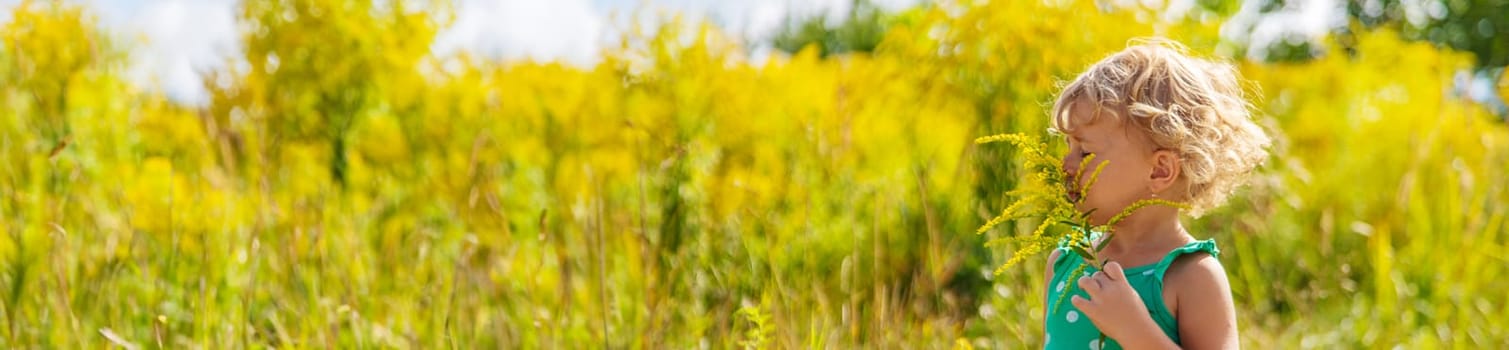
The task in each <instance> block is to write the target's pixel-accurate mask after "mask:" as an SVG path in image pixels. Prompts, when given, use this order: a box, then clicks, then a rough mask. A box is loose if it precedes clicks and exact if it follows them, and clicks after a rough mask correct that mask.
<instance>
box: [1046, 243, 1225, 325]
mask: <svg viewBox="0 0 1509 350" xmlns="http://www.w3.org/2000/svg"><path fill="white" fill-rule="evenodd" d="M1058 249H1059V252H1060V253H1059V256H1058V261H1055V262H1053V280H1052V281H1049V283H1048V286H1049V287H1050V288H1048V299H1047V307H1048V319H1047V320H1046V324H1044V325H1043V328H1044V330H1045V335H1044V341H1043V348H1044V349H1075V350H1083V349H1091V350H1100V349H1120V348H1121V346H1120V345H1118V344H1116V341H1115V340H1114V339H1110V338H1106V339H1105V341H1106V343H1108V344H1101V343H1100V329H1097V328H1095V324H1094V323H1092V322H1090V318H1089V317H1086V316H1085V315H1084V314H1083V313H1081V312H1079V310H1076V309H1075V308H1074V304H1073V303H1070V302H1069V299H1070V298H1073V296H1075V295H1078V296H1080V297H1082V298H1085V299H1089V298H1090V296H1089V295H1087V294H1085V291H1084V290H1083V289H1080V287H1079V284H1078V283H1076V280H1078V279H1079V277H1081V276H1089V275H1091V274H1094V273H1095V272H1096V271H1099V269H1097V268H1096V267H1095V266H1094V264H1090V265H1089V266H1085V270H1084V272H1083V273H1082V274H1081V275H1078V276H1073V278H1074V280H1070V277H1071V276H1070V275H1071V274H1074V270H1076V269H1079V268H1080V265H1084V264H1085V260H1084V258H1082V257H1080V256H1079V254H1074V253H1073V252H1072V251H1070V250H1069V248H1067V247H1059V248H1058ZM1198 252H1206V253H1209V254H1210V256H1211V257H1217V256H1218V254H1220V253H1221V251H1220V250H1219V249H1216V242H1215V240H1212V239H1207V240H1204V241H1198V242H1192V243H1189V244H1185V245H1184V246H1181V247H1179V248H1175V249H1174V250H1172V251H1169V252H1168V255H1165V256H1164V257H1163V260H1160V261H1158V262H1157V263H1154V264H1151V265H1143V266H1137V267H1128V268H1125V269H1124V271H1126V276H1127V282H1128V283H1130V284H1131V285H1132V288H1133V289H1136V290H1137V294H1138V295H1139V296H1141V297H1142V303H1143V304H1144V305H1146V306H1147V311H1148V314H1149V315H1152V316H1153V321H1155V322H1156V323H1158V328H1159V329H1162V330H1163V334H1166V335H1168V338H1169V339H1173V341H1174V343H1175V344H1177V343H1179V323H1178V321H1176V320H1174V315H1173V314H1171V313H1169V311H1168V305H1164V304H1163V274H1165V273H1167V272H1168V266H1169V265H1171V264H1173V263H1174V259H1175V258H1177V257H1179V256H1180V255H1184V254H1191V253H1198ZM1059 298H1063V301H1062V302H1060V301H1059ZM1102 345H1104V346H1103V347H1102Z"/></svg>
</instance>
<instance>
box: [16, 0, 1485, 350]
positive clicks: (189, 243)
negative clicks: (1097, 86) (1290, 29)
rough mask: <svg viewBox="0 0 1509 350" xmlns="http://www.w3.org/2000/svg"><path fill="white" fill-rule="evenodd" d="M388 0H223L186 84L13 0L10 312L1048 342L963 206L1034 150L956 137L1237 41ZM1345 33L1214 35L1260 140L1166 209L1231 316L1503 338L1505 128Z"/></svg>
mask: <svg viewBox="0 0 1509 350" xmlns="http://www.w3.org/2000/svg"><path fill="white" fill-rule="evenodd" d="M414 3H415V2H413V1H378V4H376V5H374V4H372V3H371V2H368V1H356V0H287V1H248V2H245V3H243V4H240V5H239V7H238V13H237V14H238V19H239V20H240V21H241V22H242V23H241V26H240V27H239V28H240V29H241V30H242V32H241V34H240V45H241V47H242V49H243V52H242V53H241V57H237V58H236V61H237V63H235V64H229V65H226V67H227V68H224V69H221V70H217V71H212V72H206V74H205V76H204V85H205V87H206V88H207V89H208V91H209V93H210V98H209V100H208V102H207V103H206V104H205V105H204V106H186V105H182V104H178V103H175V102H172V101H171V100H169V99H167V98H166V97H164V96H162V95H161V94H160V93H157V92H153V91H152V90H150V89H142V88H139V87H136V86H135V85H133V84H132V83H131V82H129V81H128V80H127V78H125V77H126V74H125V69H126V68H125V63H126V62H127V59H128V57H129V55H130V54H131V52H132V49H133V48H132V47H131V46H130V45H127V44H126V42H125V41H121V40H114V39H113V38H112V37H111V36H110V35H108V33H105V32H103V31H102V30H101V29H100V27H99V25H98V24H97V20H96V17H95V15H94V14H91V13H89V12H88V11H86V10H85V9H83V8H81V7H77V6H75V5H68V4H66V3H64V4H59V3H54V2H31V1H27V2H23V4H22V5H19V6H18V7H17V8H16V9H15V10H13V11H12V12H11V13H10V15H9V16H10V19H9V21H7V22H4V24H3V28H0V38H3V43H4V46H3V48H0V105H3V106H4V108H0V227H3V229H0V231H3V232H0V347H3V348H102V347H110V346H124V347H146V348H416V349H436V348H462V349H473V348H524V349H535V348H546V349H549V348H615V349H617V348H654V349H659V348H669V349H684V348H704V347H707V348H734V347H753V348H953V347H956V346H958V347H965V346H970V347H975V348H1005V349H1015V348H1030V347H1038V346H1041V343H1042V326H1041V322H1042V320H1041V317H1042V316H1041V315H1042V310H1043V309H1042V308H1043V304H1044V300H1043V298H1044V296H1043V292H1044V288H1043V286H1044V281H1043V277H1044V276H1043V275H1042V273H1043V271H1042V269H1041V268H1040V267H1041V266H1042V264H1043V263H1045V261H1044V259H1043V258H1042V257H1041V256H1042V255H1039V256H1033V257H1028V258H1026V260H1025V261H1023V262H1022V263H1021V264H1020V265H1018V266H1015V267H1012V268H1008V269H1004V270H1002V271H1001V273H1000V274H996V273H994V271H995V267H997V266H999V265H1001V264H1002V263H1003V262H1006V261H1008V260H1010V259H1011V258H1012V256H1011V254H1010V252H1011V251H1013V249H1008V248H1012V247H1000V246H993V247H991V248H986V247H985V245H984V244H985V242H986V241H989V240H992V239H996V238H1001V237H1009V236H1014V235H1024V234H1030V233H1031V232H1032V231H1033V230H1034V229H1035V228H1036V227H1037V226H1038V223H1037V222H1032V221H1030V220H1012V221H1006V222H1002V223H999V225H997V226H995V227H994V228H993V229H991V230H988V231H987V232H985V233H984V234H982V235H976V229H977V228H979V227H981V225H982V224H984V223H986V221H987V220H989V219H990V218H992V217H995V216H996V214H998V211H999V210H1000V208H1005V207H1006V206H1008V205H1009V204H1010V203H1011V200H1012V198H1009V197H1007V196H1005V195H1004V193H1006V192H1007V190H1009V189H1011V188H1013V187H1015V186H1016V184H1017V183H1018V182H1020V181H1025V180H1026V179H1025V177H1024V176H1025V174H1027V173H1028V170H1026V169H1019V168H1017V167H1016V166H1015V165H1013V164H1018V162H1016V161H1014V160H1013V157H1016V155H1017V153H1015V152H1013V151H1011V150H1010V149H1009V148H1006V147H992V146H987V145H976V144H975V143H974V140H975V138H977V137H981V136H985V135H994V134H1000V133H1013V132H1018V133H1028V134H1033V135H1040V136H1047V135H1046V129H1047V126H1048V119H1047V109H1048V108H1050V107H1051V103H1052V101H1053V98H1054V96H1055V94H1056V93H1057V89H1058V86H1059V82H1062V81H1065V80H1068V79H1072V78H1073V76H1074V74H1076V73H1078V72H1079V71H1080V70H1082V69H1084V68H1085V67H1086V66H1088V65H1089V64H1090V63H1093V62H1094V61H1096V60H1098V59H1099V58H1101V57H1104V56H1105V55H1107V54H1110V53H1112V52H1115V51H1118V50H1120V49H1122V48H1124V47H1126V45H1127V43H1128V40H1130V39H1133V38H1138V37H1147V36H1165V37H1169V38H1173V39H1176V40H1179V41H1181V42H1184V43H1185V44H1187V45H1188V46H1189V47H1190V48H1191V50H1192V51H1194V52H1196V53H1198V54H1199V55H1202V56H1207V57H1221V56H1220V55H1222V54H1224V52H1228V51H1229V48H1226V47H1224V46H1223V45H1229V44H1226V43H1223V42H1222V41H1221V39H1220V36H1219V35H1218V31H1219V29H1220V24H1221V19H1220V18H1188V19H1176V20H1165V19H1160V16H1158V15H1157V14H1156V11H1154V10H1149V9H1143V8H1137V7H1106V6H1097V5H1095V4H1094V3H1093V2H1073V1H1046V2H1039V1H995V2H983V1H981V2H969V1H965V2H947V3H944V4H940V5H936V6H925V7H919V8H914V9H911V10H905V11H902V12H899V13H896V14H895V15H894V18H892V19H891V21H892V25H891V26H890V27H889V30H888V31H887V32H886V33H884V37H883V40H882V41H881V43H880V45H879V47H877V48H876V50H875V51H874V52H870V53H850V54H840V55H832V56H826V57H824V56H822V55H819V54H818V52H817V49H816V48H815V47H813V48H809V49H807V50H803V51H801V52H798V53H795V54H791V55H785V54H774V55H771V56H770V57H768V58H764V57H762V58H754V57H753V56H751V54H750V52H749V50H748V47H749V45H748V43H745V42H743V41H742V39H738V38H736V37H734V36H731V35H728V34H726V33H725V32H724V31H723V30H722V29H720V28H718V27H717V26H715V25H711V24H704V23H696V22H691V21H669V22H666V23H664V24H661V25H658V26H648V25H644V26H633V27H632V28H630V30H628V33H627V34H626V35H625V36H624V37H623V38H621V39H620V40H618V41H615V42H614V43H613V45H609V48H608V49H607V50H605V51H603V52H602V53H601V55H600V59H599V60H598V62H596V63H595V64H593V65H590V66H576V65H569V64H565V63H553V62H530V61H496V60H491V59H486V58H482V57H479V56H473V55H470V54H467V53H460V54H456V55H447V56H444V57H441V56H437V55H434V54H432V53H430V51H429V48H430V47H431V44H432V43H433V42H434V39H435V36H436V33H437V32H439V31H440V30H442V29H443V28H445V26H446V25H448V24H449V23H450V21H451V18H452V17H453V13H452V11H453V9H452V8H453V6H452V5H451V4H449V2H447V1H442V0H431V1H425V2H423V4H418V5H415V4H414ZM334 14H341V15H339V16H337V15H334ZM1342 42H1343V40H1340V39H1339V38H1333V39H1332V40H1331V43H1330V44H1328V45H1329V46H1327V53H1326V54H1324V55H1322V56H1320V57H1319V58H1317V59H1314V60H1310V61H1304V62H1287V63H1263V62H1252V61H1248V60H1245V59H1241V58H1227V59H1230V60H1232V61H1233V62H1234V63H1235V64H1237V65H1238V66H1239V67H1240V70H1241V73H1242V74H1243V76H1244V77H1245V78H1247V79H1249V80H1251V81H1250V85H1251V86H1250V90H1251V92H1252V96H1253V98H1254V100H1253V101H1252V102H1253V104H1254V106H1255V107H1256V108H1257V111H1258V112H1259V113H1258V114H1259V115H1260V116H1259V121H1260V123H1261V124H1263V125H1264V126H1265V128H1267V129H1268V131H1269V132H1270V133H1271V134H1272V135H1273V136H1274V138H1275V146H1274V149H1273V154H1272V156H1271V158H1270V159H1269V161H1268V162H1267V163H1266V164H1265V165H1264V166H1263V167H1262V168H1261V169H1260V171H1259V174H1257V175H1256V176H1255V177H1254V181H1253V182H1252V184H1251V185H1250V186H1248V187H1246V188H1245V189H1244V190H1242V191H1241V192H1239V194H1238V195H1237V196H1235V197H1234V198H1233V199H1232V200H1231V201H1230V202H1229V203H1228V205H1227V206H1225V207H1222V208H1220V209H1217V210H1214V211H1212V212H1210V213H1208V214H1207V215H1205V216H1202V217H1199V218H1190V219H1188V220H1187V221H1186V225H1188V226H1189V227H1190V229H1191V231H1192V232H1193V233H1194V234H1195V235H1196V236H1197V237H1200V238H1205V237H1212V238H1215V239H1216V240H1217V241H1219V242H1220V244H1221V247H1222V250H1223V252H1224V253H1223V254H1222V255H1221V260H1222V262H1223V264H1224V265H1225V267H1226V270H1227V273H1228V274H1229V276H1230V278H1231V283H1232V287H1233V293H1234V296H1235V300H1236V303H1237V310H1238V314H1239V328H1240V331H1241V338H1242V343H1243V345H1244V346H1247V347H1252V348H1259V349H1266V348H1296V347H1315V348H1374V347H1379V348H1392V347H1394V346H1396V345H1398V346H1402V347H1404V348H1446V347H1452V348H1456V347H1468V348H1471V347H1475V346H1474V345H1478V346H1489V347H1491V346H1494V345H1500V344H1504V343H1506V342H1509V313H1506V312H1504V310H1506V309H1509V293H1505V292H1504V291H1506V290H1509V280H1505V279H1503V277H1502V276H1503V275H1504V274H1505V273H1509V271H1506V270H1509V247H1506V241H1509V237H1506V231H1509V223H1506V220H1505V219H1506V216H1509V187H1506V181H1505V179H1509V174H1506V172H1509V127H1506V125H1505V123H1504V122H1502V121H1501V119H1500V118H1499V117H1496V116H1494V115H1492V114H1491V113H1489V112H1488V110H1487V109H1485V108H1483V107H1482V106H1480V105H1478V104H1476V103H1473V102H1470V101H1469V100H1468V99H1466V98H1465V97H1463V96H1460V95H1458V94H1455V93H1454V92H1453V89H1452V84H1453V82H1452V77H1453V74H1455V73H1456V72H1457V71H1458V70H1461V69H1464V68H1469V67H1471V66H1472V64H1473V61H1472V58H1471V56H1470V55H1468V54H1465V53H1459V52H1454V51H1451V50H1449V49H1442V48H1438V47H1435V46H1432V45H1430V44H1428V43H1420V42H1411V41H1405V40H1403V39H1400V37H1399V35H1398V34H1396V33H1395V32H1393V31H1391V30H1388V29H1380V30H1377V31H1365V32H1359V33H1355V35H1353V36H1352V37H1349V38H1347V39H1346V40H1345V42H1347V45H1348V46H1347V47H1346V48H1343V47H1342ZM1505 85H1509V80H1506V81H1503V82H1501V83H1500V86H1501V89H1500V91H1509V86H1505ZM1050 147H1055V148H1059V149H1056V150H1053V151H1054V152H1059V151H1062V150H1061V147H1062V145H1058V144H1051V145H1050Z"/></svg>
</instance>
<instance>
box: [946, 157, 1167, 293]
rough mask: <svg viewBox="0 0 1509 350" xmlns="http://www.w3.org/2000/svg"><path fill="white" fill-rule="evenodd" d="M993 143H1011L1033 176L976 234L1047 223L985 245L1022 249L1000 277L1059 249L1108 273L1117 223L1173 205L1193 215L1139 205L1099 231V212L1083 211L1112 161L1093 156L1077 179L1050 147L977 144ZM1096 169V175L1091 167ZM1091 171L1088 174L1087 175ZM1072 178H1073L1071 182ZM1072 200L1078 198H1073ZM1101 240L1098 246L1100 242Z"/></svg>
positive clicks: (1146, 203)
mask: <svg viewBox="0 0 1509 350" xmlns="http://www.w3.org/2000/svg"><path fill="white" fill-rule="evenodd" d="M992 142H1007V143H1010V144H1012V145H1013V146H1016V148H1017V149H1018V150H1019V151H1020V152H1021V154H1022V162H1023V165H1024V167H1025V168H1026V169H1027V171H1028V172H1029V173H1030V174H1031V175H1029V176H1028V181H1026V182H1025V183H1024V184H1023V185H1022V186H1019V187H1018V188H1017V189H1015V190H1012V191H1011V192H1009V193H1008V195H1011V196H1014V197H1016V200H1015V201H1013V202H1012V203H1011V205H1008V206H1006V209H1005V210H1002V211H1001V214H1000V215H997V216H996V217H994V218H991V219H990V220H989V221H986V222H985V225H982V226H980V229H979V230H976V231H975V233H976V234H983V233H985V232H986V231H990V229H991V228H994V227H996V226H997V225H1000V224H1001V223H1003V222H1006V221H1010V220H1016V219H1024V218H1034V217H1036V218H1041V219H1042V222H1041V223H1039V224H1038V226H1037V229H1035V230H1033V231H1032V233H1031V234H1029V235H1026V236H1007V237H1000V238H994V239H991V240H989V241H986V242H985V246H986V247H995V246H998V245H1003V244H1016V245H1017V248H1016V251H1015V252H1013V253H1012V255H1011V258H1010V259H1007V260H1006V263H1004V264H1001V266H1000V267H997V268H996V270H995V274H997V275H999V274H1001V273H1002V272H1005V270H1006V268H1008V267H1011V266H1013V265H1016V264H1018V263H1020V262H1022V260H1025V259H1027V257H1030V256H1033V255H1036V254H1039V253H1042V252H1044V251H1047V250H1050V248H1052V247H1054V246H1057V245H1059V244H1062V245H1064V246H1065V247H1068V248H1069V250H1070V251H1072V252H1074V254H1077V255H1079V256H1080V257H1081V258H1084V259H1085V261H1093V262H1095V263H1096V265H1097V266H1098V267H1100V268H1104V267H1105V261H1102V260H1101V259H1100V258H1099V255H1098V253H1099V252H1100V250H1101V249H1104V248H1105V246H1106V244H1107V243H1110V242H1111V239H1112V238H1114V237H1115V234H1116V233H1115V231H1113V230H1112V228H1114V227H1115V226H1116V224H1117V223H1120V222H1121V220H1125V219H1126V218H1127V217H1128V216H1131V215H1132V213H1133V212H1136V211H1137V210H1139V209H1142V208H1146V207H1148V206H1153V205H1167V206H1172V207H1176V208H1181V209H1187V208H1188V207H1189V205H1187V204H1184V203H1179V202H1174V201H1169V200H1162V199H1144V200H1139V201H1136V202H1133V203H1132V204H1131V205H1129V206H1127V207H1126V208H1123V209H1122V210H1121V212H1119V213H1117V214H1116V215H1115V216H1112V217H1111V219H1110V220H1106V222H1105V223H1104V224H1101V225H1095V224H1093V223H1091V222H1090V214H1092V213H1094V212H1095V211H1096V210H1098V209H1099V208H1091V209H1090V210H1086V211H1083V212H1081V211H1080V210H1079V209H1077V208H1078V205H1079V204H1081V203H1083V202H1084V200H1085V197H1087V196H1086V195H1087V194H1088V193H1089V191H1090V187H1091V186H1095V182H1096V181H1098V180H1100V173H1101V171H1103V170H1105V168H1106V164H1110V162H1108V161H1101V162H1098V163H1096V162H1095V155H1094V154H1091V155H1089V156H1086V157H1085V158H1084V159H1082V160H1080V163H1079V167H1078V168H1077V170H1076V171H1075V172H1074V174H1068V173H1066V172H1065V171H1064V170H1063V168H1062V166H1060V162H1061V161H1060V160H1059V157H1056V156H1054V155H1052V154H1050V153H1049V151H1048V144H1047V143H1045V142H1043V141H1042V140H1041V139H1039V138H1037V137H1035V136H1029V135H1024V134H1019V133H1018V134H999V135H991V136H985V137H981V138H977V139H975V144H986V143H992ZM1092 163H1093V164H1095V167H1094V169H1093V170H1090V167H1089V165H1090V164H1092ZM1087 170H1088V173H1087ZM1071 176H1072V177H1071ZM1071 194H1072V195H1071ZM1055 225H1062V226H1064V227H1066V228H1067V229H1059V230H1054V226H1055ZM1097 240H1098V242H1097ZM1087 266H1089V265H1088V264H1084V265H1080V266H1079V268H1077V269H1075V270H1074V272H1073V273H1072V274H1070V275H1069V283H1071V284H1072V283H1074V281H1075V280H1077V279H1078V278H1079V277H1080V276H1081V275H1083V274H1084V272H1085V268H1086V267H1087ZM1063 299H1064V298H1063V296H1060V297H1059V298H1058V300H1057V301H1054V309H1055V310H1057V309H1058V306H1059V305H1062V304H1063Z"/></svg>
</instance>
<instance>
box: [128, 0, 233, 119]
mask: <svg viewBox="0 0 1509 350" xmlns="http://www.w3.org/2000/svg"><path fill="white" fill-rule="evenodd" d="M234 6H235V4H234V3H233V2H232V1H231V0H159V1H152V2H150V3H147V4H144V5H143V6H141V7H140V8H139V9H138V11H139V12H138V13H136V14H134V15H132V16H128V18H125V22H124V23H122V24H120V25H122V26H123V27H124V28H125V29H126V31H127V33H139V35H140V36H141V38H142V39H141V41H140V42H139V43H138V45H137V46H135V47H134V48H133V49H132V55H131V57H132V64H131V68H129V70H128V74H129V75H130V77H131V79H132V80H134V81H137V82H138V83H140V84H144V85H146V86H149V87H154V86H155V87H160V88H161V89H163V91H164V92H166V93H167V94H168V96H169V97H171V98H173V99H175V100H177V101H179V102H183V103H187V104H193V105H198V104H203V103H206V102H208V101H207V99H208V98H209V97H208V95H207V93H206V92H205V90H204V87H203V86H202V83H201V76H202V75H201V73H203V72H209V71H213V70H216V69H220V68H221V67H223V66H224V65H225V63H226V62H227V60H228V59H230V58H231V57H234V55H236V53H237V52H239V50H240V49H239V47H238V44H237V40H236V39H237V31H236V24H235V23H236V22H235V21H236V18H235V12H234ZM108 21H110V20H107V22H108Z"/></svg>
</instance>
